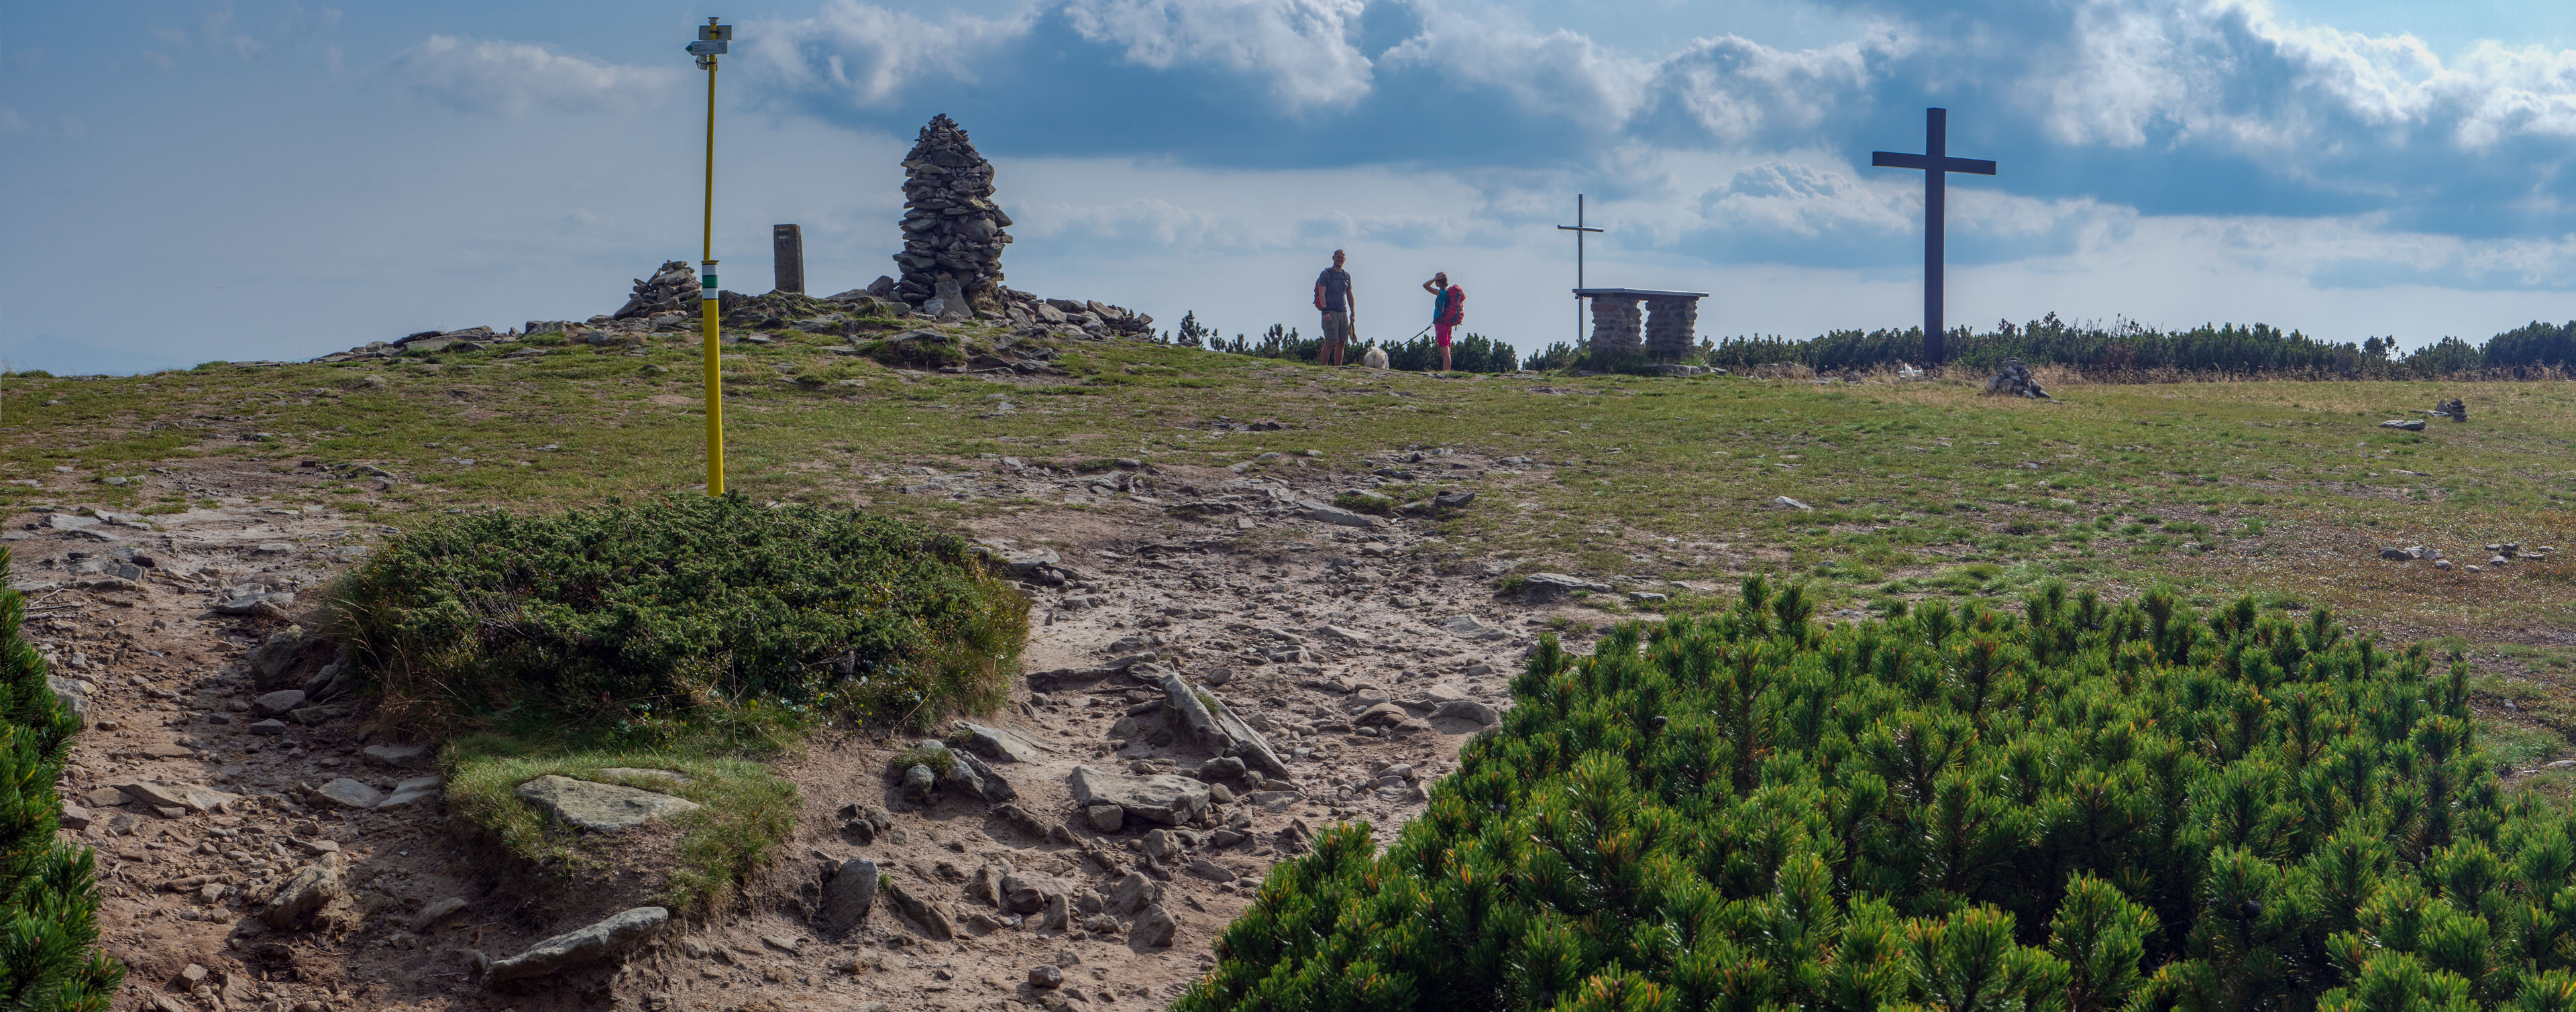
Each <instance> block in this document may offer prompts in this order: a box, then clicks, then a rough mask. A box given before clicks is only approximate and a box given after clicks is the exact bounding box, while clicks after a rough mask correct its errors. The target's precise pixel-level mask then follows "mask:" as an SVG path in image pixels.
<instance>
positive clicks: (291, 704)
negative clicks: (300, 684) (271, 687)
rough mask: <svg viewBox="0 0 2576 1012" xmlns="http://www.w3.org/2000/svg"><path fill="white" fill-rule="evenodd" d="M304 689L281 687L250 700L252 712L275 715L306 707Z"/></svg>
mask: <svg viewBox="0 0 2576 1012" xmlns="http://www.w3.org/2000/svg"><path fill="white" fill-rule="evenodd" d="M304 698H305V697H304V690H302V689H279V690H277V691H275V692H272V693H269V694H267V695H265V696H261V697H259V698H258V699H254V700H251V701H250V712H252V713H255V714H258V715H260V716H262V717H275V716H278V715H280V714H285V713H292V712H294V711H296V710H300V709H303V708H304Z"/></svg>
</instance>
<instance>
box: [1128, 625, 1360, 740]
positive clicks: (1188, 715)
mask: <svg viewBox="0 0 2576 1012" xmlns="http://www.w3.org/2000/svg"><path fill="white" fill-rule="evenodd" d="M1327 628H1331V627H1329V626H1328V627H1327ZM1161 687H1162V690H1163V700H1164V706H1165V711H1164V712H1165V713H1166V714H1167V715H1168V716H1169V719H1170V721H1171V724H1172V728H1173V730H1175V731H1178V732H1180V733H1181V734H1183V735H1186V736H1188V738H1189V739H1190V740H1191V741H1193V742H1196V743H1198V746H1199V747H1200V748H1203V749H1206V750H1207V751H1208V752H1210V753H1212V754H1214V755H1217V756H1223V757H1230V758H1234V759H1240V760H1242V761H1243V765H1244V766H1246V767H1248V768H1250V769H1254V770H1259V771H1260V772H1262V773H1263V774H1265V775H1268V776H1275V777H1284V776H1287V775H1288V764H1287V763H1284V762H1281V761H1279V756H1278V754H1277V753H1275V752H1272V751H1271V750H1270V743H1269V742H1268V741H1267V740H1264V739H1263V738H1262V737H1261V732H1259V731H1255V730H1253V729H1252V727H1251V725H1249V724H1245V723H1244V722H1243V720H1242V719H1241V718H1239V717H1236V716H1235V715H1234V713H1233V711H1231V710H1228V709H1226V707H1225V705H1224V704H1223V703H1217V704H1216V705H1214V706H1210V705H1208V704H1209V703H1211V702H1214V701H1215V700H1216V695H1215V694H1214V693H1211V692H1208V691H1207V690H1205V689H1201V688H1198V687H1197V686H1193V685H1191V684H1190V683H1189V682H1188V681H1187V680H1185V679H1183V678H1182V677H1181V676H1180V673H1179V672H1165V673H1164V675H1163V678H1162V686H1161Z"/></svg>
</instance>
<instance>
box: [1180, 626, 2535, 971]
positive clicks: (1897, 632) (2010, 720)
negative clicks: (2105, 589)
mask: <svg viewBox="0 0 2576 1012" xmlns="http://www.w3.org/2000/svg"><path fill="white" fill-rule="evenodd" d="M1792 591H1793V593H1783V594H1781V595H1778V596H1777V597H1776V598H1775V597H1774V595H1772V594H1771V593H1770V592H1769V591H1768V589H1767V587H1766V586H1765V585H1764V584H1763V583H1762V582H1761V581H1760V580H1758V579H1756V580H1753V581H1748V582H1747V584H1746V588H1745V592H1744V594H1743V597H1742V601H1741V602H1740V604H1739V605H1738V606H1737V607H1736V608H1735V609H1734V610H1733V611H1731V612H1729V613H1726V614H1721V615H1715V616H1709V617H1706V618H1699V619H1679V620H1672V621H1668V622H1665V623H1661V624H1658V625H1654V626H1652V627H1640V626H1638V625H1635V624H1629V625H1623V626H1621V627H1619V628H1618V629H1617V630H1615V631H1614V632H1612V633H1611V634H1610V635H1609V636H1607V637H1606V638H1604V639H1603V640H1602V641H1600V643H1599V644H1598V645H1597V647H1596V649H1595V650H1594V652H1593V654H1592V656H1590V657H1575V656H1571V655H1568V654H1566V653H1565V652H1563V651H1562V650H1560V649H1559V647H1558V646H1557V644H1556V642H1555V640H1554V639H1553V638H1552V637H1550V638H1543V639H1542V640H1541V641H1540V645H1539V647H1538V650H1537V652H1536V653H1535V655H1534V656H1533V657H1532V658H1531V660H1530V663H1529V665H1528V667H1527V670H1526V671H1525V672H1524V673H1523V674H1522V675H1521V676H1519V677H1518V678H1517V679H1516V680H1515V681H1514V683H1513V686H1512V690H1513V695H1514V697H1515V699H1516V700H1517V705H1516V706H1515V707H1514V708H1512V709H1511V710H1510V711H1509V712H1508V713H1507V714H1506V716H1505V718H1504V721H1503V724H1502V725H1501V726H1500V727H1499V728H1498V729H1497V730H1496V731H1495V732H1494V733H1490V734H1485V735H1482V736H1479V737H1478V738H1476V739H1474V740H1473V741H1472V742H1470V743H1469V745H1468V746H1467V747H1466V749H1465V750H1464V751H1463V752H1462V754H1461V756H1460V765H1459V769H1458V771H1457V773H1456V774H1455V775H1453V776H1451V777H1449V778H1447V779H1445V780H1443V781H1441V783H1440V784H1439V785H1438V786H1437V787H1436V788H1434V789H1433V791H1432V796H1431V803H1430V808H1429V810H1428V811H1427V812H1426V813H1425V814H1424V815H1423V816H1422V817H1420V818H1419V819H1417V820H1416V821H1414V822H1413V823H1412V824H1410V825H1408V826H1406V827H1405V829H1404V831H1403V832H1402V833H1401V834H1400V835H1399V836H1398V837H1397V839H1396V841H1395V843H1394V844H1393V845H1392V846H1391V847H1390V848H1388V850H1387V851H1386V852H1385V853H1383V854H1373V853H1372V846H1371V844H1370V842H1369V830H1368V828H1367V827H1366V826H1364V825H1358V826H1345V827H1340V828H1337V829H1335V830H1332V831H1329V832H1326V833H1324V834H1322V835H1321V836H1319V838H1318V840H1317V846H1316V849H1315V851H1314V852H1313V853H1312V854H1309V855H1307V856H1305V857H1301V858H1299V859H1297V860H1294V861H1290V862H1288V863H1285V864H1282V865H1280V866H1279V867H1278V868H1277V869H1276V870H1274V872H1273V873H1272V875H1271V878H1270V880H1269V882H1268V883H1267V884H1265V885H1264V886H1263V888H1262V890H1261V892H1260V895H1259V897H1258V899H1257V900H1256V901H1255V902H1254V903H1253V905H1252V906H1251V908H1250V909H1249V910H1247V911H1246V912H1245V913H1244V915H1243V916H1242V917H1241V919H1239V920H1238V921H1236V922H1235V923H1234V925H1233V926H1231V927H1230V928H1228V929H1227V930H1226V932H1225V933H1224V935H1223V936H1222V938H1221V940H1220V942H1219V945H1218V951H1219V954H1220V955H1221V956H1222V957H1223V961H1222V962H1221V963H1220V964H1219V965H1218V966H1217V967H1216V969H1215V970H1214V971H1213V972H1212V973H1211V974H1209V975H1208V976H1207V977H1205V978H1203V979H1202V980H1201V981H1200V982H1199V983H1198V984H1197V985H1196V986H1195V987H1194V988H1193V989H1192V990H1191V991H1190V992H1189V993H1188V994H1187V995H1186V996H1185V997H1183V998H1182V999H1181V1000H1180V1002H1179V1003H1178V1004H1177V1005H1176V1006H1175V1008H1176V1009H1179V1010H1183V1012H1210V1010H1218V1009H1274V1010H1297V1009H1325V1008H1331V1009H1358V1008H1369V1009H1380V1008H1383V1009H1398V1008H1402V1009H1541V1008H1554V1009H1569V1010H1603V1012H1607V1010H1613V1009H1619V1010H1630V1009H1638V1010H1642V1009H1658V1010H1661V1009H1672V1010H1682V1009H1693V1010H1696V1009H1744V1010H1759V1009H1792V1008H1797V1009H1830V1010H1852V1012H1861V1010H1874V1009H1881V1008H1900V1009H1902V1008H1913V1009H1942V1010H1956V1012H1964V1010H1970V1009H1975V1010H1995V1012H2012V1010H2043V1009H2045V1010H2055V1012H2099V1010H2110V1009H2133V1010H2139V1012H2148V1010H2155V1012H2163V1010H2176V1009H2192V1010H2254V1009H2309V1008H2321V1009H2328V1010H2332V1012H2361V1010H2380V1009H2386V1010H2392V1012H2394V1010H2418V1009H2421V1010H2426V1012H2431V1010H2435V1009H2443V1010H2467V1009H2471V1008H2499V1007H2511V1008H2516V1009H2531V1010H2539V1009H2562V1008H2567V1007H2569V1001H2570V996H2571V995H2576V842H2571V836H2576V820H2572V819H2571V818H2570V817H2569V816H2568V815H2566V814H2564V813H2562V812H2559V811H2556V810H2553V809H2549V808H2547V807H2545V806H2543V805H2542V804H2541V803H2540V802H2538V801H2537V800H2535V799H2534V798H2533V797H2532V796H2530V795H2528V794H2523V793H2507V792H2505V791H2503V790H2502V789H2501V788H2500V786H2499V784H2498V781H2497V777H2496V772H2495V766H2494V764H2493V762H2492V761H2491V760H2490V759H2489V758H2488V757H2487V756H2486V755H2485V754H2484V753H2483V752H2482V751H2481V750H2480V749H2479V748H2478V747H2477V743H2476V742H2475V741H2474V740H2473V739H2474V731H2473V729H2474V727H2475V724H2474V721H2473V717H2472V715H2471V713H2470V711H2469V707H2468V688H2467V684H2468V683H2467V675H2468V672H2467V669H2466V668H2465V667H2464V666H2457V665H2455V666H2454V667H2453V668H2452V669H2451V670H2450V672H2449V674H2448V675H2447V677H2445V676H2439V675H2434V674H2432V673H2431V671H2430V668H2431V661H2430V659H2429V657H2428V655H2427V654H2426V653H2425V652H2424V651H2423V650H2422V649H2421V648H2417V649H2414V650H2410V651H2408V652H2406V653H2403V654H2391V653H2390V652H2388V651H2386V650H2384V649H2382V648H2380V647H2379V646H2378V645H2376V644H2375V643H2373V642H2372V641H2371V640H2369V639H2367V638H2356V637H2350V636H2346V635H2344V634H2343V631H2342V629H2341V628H2340V627H2339V626H2337V625H2336V624H2335V623H2334V622H2333V621H2332V620H2331V619H2329V618H2328V617H2327V616H2326V615H2325V614H2324V613H2323V612H2322V611H2320V612H2317V613H2316V614H2314V615H2313V616H2311V617H2309V618H2308V619H2307V620H2305V621H2292V620H2289V619H2287V618H2283V617H2281V616H2278V615H2274V614H2265V613H2263V612H2262V611H2261V610H2260V609H2259V608H2258V607H2257V605H2256V603H2255V602H2254V601H2253V600H2252V599H2250V598H2248V599H2244V600H2241V601H2239V602H2237V603H2236V604H2234V605H2233V606H2231V607H2228V608H2226V609H2223V610H2221V611H2219V612H2218V613H2216V614H2214V615H2212V616H2210V617H2209V618H2208V619H2206V620H2203V619H2201V618H2199V617H2196V616H2194V615H2193V614H2192V613H2191V612H2190V611H2188V610H2187V609H2184V608H2182V607H2180V606H2178V605H2177V603H2176V602H2175V600H2174V598H2173V597H2172V596H2170V595H2169V594H2166V593H2163V592H2156V593H2151V594H2149V595H2147V596H2145V597H2143V598H2141V599H2137V600H2133V601H2129V602H2126V603H2122V604H2119V605H2117V606H2111V605H2106V604H2105V603H2103V602H2101V601H2099V600H2097V599H2095V598H2093V597H2092V596H2091V595H2089V594H2088V595H2084V596H2080V597H2076V598H2072V599H2070V598H2069V597H2068V595H2067V594H2066V593H2065V591H2064V589H2063V587H2062V586H2060V585H2056V584H2050V585H2048V586H2046V587H2045V588H2043V589H2042V590H2040V591H2038V592H2036V593H2034V594H2032V595H2031V596H2030V597H2029V598H2028V600H2027V601H2026V602H2025V608H2024V611H2023V614H2019V615H2014V614H2006V613H1999V612H1996V611H1992V610H1988V609H1987V608H1985V607H1983V606H1979V605H1970V606H1969V607H1967V608H1965V609H1963V610H1956V611H1954V610H1953V609H1951V608H1950V607H1949V606H1948V605H1946V604H1944V603H1942V602H1940V601H1938V600H1933V601H1927V602H1923V603H1921V604H1920V605H1918V606H1917V607H1916V609H1915V611H1914V614H1912V615H1910V616H1907V617H1904V618H1901V619H1895V620H1892V621H1867V622H1861V623H1856V624H1850V625H1839V626H1835V627H1833V628H1831V629H1826V628H1823V627H1819V626H1817V625H1814V624H1812V623H1810V622H1809V621H1808V620H1807V617H1806V616H1807V615H1808V614H1809V613H1810V612H1811V610H1812V605H1811V604H1809V603H1807V602H1806V601H1805V600H1804V599H1803V596H1802V595H1799V594H1796V593H1794V591H1795V588H1792Z"/></svg>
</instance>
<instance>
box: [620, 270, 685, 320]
mask: <svg viewBox="0 0 2576 1012" xmlns="http://www.w3.org/2000/svg"><path fill="white" fill-rule="evenodd" d="M698 298H699V291H698V272H697V271H695V270H691V269H690V268H689V263H688V261H685V260H666V261H663V262H662V269H660V270H657V271H654V272H653V276H652V277H651V278H638V279H636V281H635V293H634V294H632V295H629V296H627V297H626V308H624V309H620V310H618V311H616V312H614V313H611V314H609V318H610V319H615V320H631V319H634V318H635V317H639V316H652V315H654V314H656V313H669V312H693V311H695V310H696V309H697V308H698Z"/></svg>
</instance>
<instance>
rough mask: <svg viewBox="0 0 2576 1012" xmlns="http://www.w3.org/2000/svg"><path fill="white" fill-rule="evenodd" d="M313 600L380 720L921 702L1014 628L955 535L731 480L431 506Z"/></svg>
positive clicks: (673, 716) (985, 684)
mask: <svg viewBox="0 0 2576 1012" xmlns="http://www.w3.org/2000/svg"><path fill="white" fill-rule="evenodd" d="M330 601H331V608H332V611H333V622H332V625H333V633H334V635H335V636H337V637H338V638H340V639H342V640H343V641H345V642H346V643H348V644H349V645H350V646H351V647H352V648H354V653H355V655H356V661H355V663H356V664H358V665H359V668H360V670H362V671H364V672H367V673H369V674H372V675H373V676H374V677H375V679H376V681H377V684H379V685H380V686H381V687H382V690H383V693H384V696H385V704H386V707H385V709H386V712H388V713H391V714H393V715H395V718H396V720H397V721H398V722H401V723H407V724H412V725H415V726H422V727H425V728H431V729H441V730H455V729H465V728H490V729H493V730H501V731H506V732H509V733H512V734H519V735H534V736H542V735H544V734H545V733H548V732H549V731H551V730H607V731H616V732H624V733H629V734H634V733H644V734H647V735H650V734H652V733H655V732H668V731H673V730H678V729H680V728H682V727H686V726H689V725H691V724H692V723H698V724H699V725H700V726H704V725H703V721H704V720H706V719H709V718H716V719H722V720H731V721H749V722H752V723H754V724H759V723H764V722H768V723H779V722H784V723H794V722H797V721H799V720H801V719H803V718H805V717H807V716H810V715H812V714H816V713H832V712H847V713H851V714H853V715H855V716H858V717H861V718H867V717H885V718H891V719H896V720H906V721H910V722H912V723H914V724H926V723H927V722H928V721H929V720H931V719H932V718H934V717H936V716H938V715H939V714H941V713H943V712H945V711H949V710H954V709H961V708H963V709H981V708H987V707H990V706H993V705H996V704H997V703H999V701H1000V700H1001V699H1002V698H1003V696H1004V693H1005V692H1006V691H1007V680H1008V677H1009V673H1010V672H1011V671H1013V670H1016V668H1017V666H1018V663H1019V652H1020V648H1021V646H1022V645H1023V644H1024V642H1025V641H1026V638H1027V628H1028V601H1027V599H1026V598H1023V597H1021V596H1020V595H1019V594H1018V592H1016V591H1014V590H1011V589H1010V588H1009V587H1008V585H1007V584H1005V583H1003V582H1002V581H1000V580H998V579H996V578H995V577H994V576H992V575H991V574H990V573H988V572H986V571H985V570H984V568H983V567H982V566H981V565H980V564H979V562H978V560H977V559H976V558H975V557H974V556H973V555H972V554H971V553H970V552H969V550H968V545H967V543H966V542H965V541H964V540H963V539H961V538H959V537H956V536H954V535H949V534H939V533H934V532H932V531H929V530H927V529H925V528H922V527H920V526H917V525H914V524H911V523H907V522H903V521H898V520H892V519H887V518H883V517H876V516H868V515H864V514H857V513H851V512H847V511H840V510H832V509H826V508H822V507H813V506H801V505H784V506H780V507H777V508H774V509H772V508H765V507H763V506H761V505H759V504H757V503H754V502H751V501H750V500H748V499H745V498H743V497H742V496H740V495H730V496H725V497H721V498H710V497H703V496H681V497H675V498H671V499H665V500H659V501H653V502H645V503H636V504H626V503H621V502H617V501H614V500H612V501H611V502H610V503H608V504H607V505H604V506H600V507H596V508H591V509H582V510H574V511H572V512H569V513H562V514H555V515H547V516H519V515H514V514H510V513H503V512H498V511H495V512H488V513H479V514H468V515H463V516H454V517H445V518H441V519H439V520H437V521H433V522H431V523H429V524H427V525H425V526H423V527H421V528H419V529H417V530H414V531H411V532H409V533H406V534H403V535H402V536H400V537H397V538H395V539H393V540H392V541H391V542H390V543H389V544H387V545H386V546H385V547H384V548H383V549H381V550H380V551H378V552H376V553H373V554H371V555H370V556H369V557H368V561H367V562H366V563H365V564H364V565H362V566H360V567H358V568H357V569H355V570H354V571H352V572H351V573H349V574H348V575H347V576H346V577H344V578H343V579H342V580H341V581H340V582H339V583H337V584H336V585H334V587H333V588H332V591H331V594H330Z"/></svg>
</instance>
